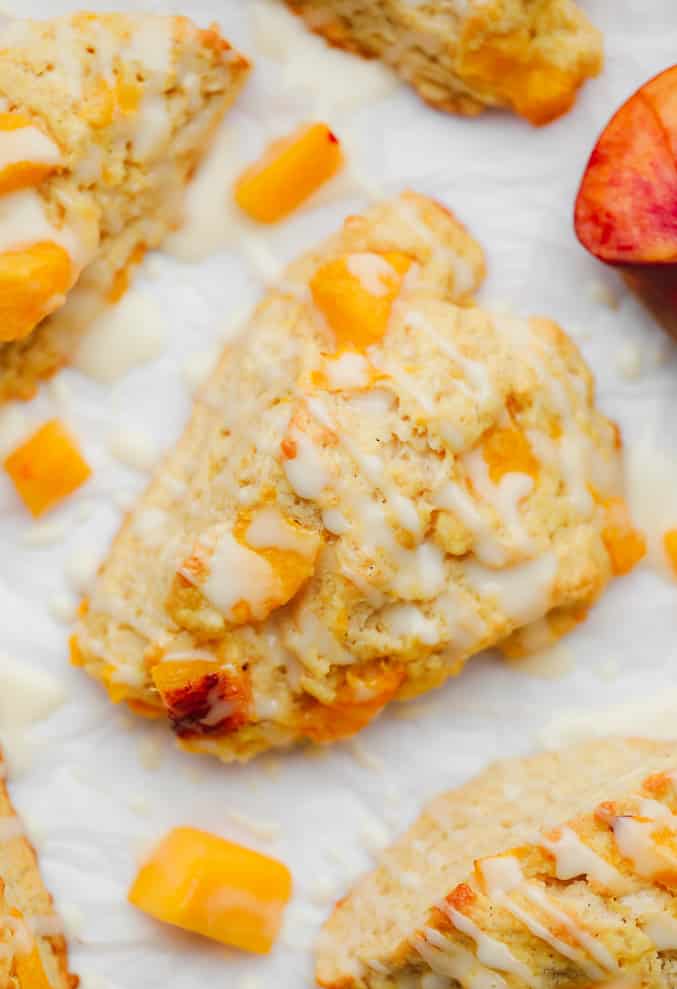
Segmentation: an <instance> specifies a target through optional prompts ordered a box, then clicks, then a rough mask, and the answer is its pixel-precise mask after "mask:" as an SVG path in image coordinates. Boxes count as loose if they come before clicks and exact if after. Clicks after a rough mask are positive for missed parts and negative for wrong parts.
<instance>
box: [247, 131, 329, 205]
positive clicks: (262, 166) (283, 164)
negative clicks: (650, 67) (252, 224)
mask: <svg viewBox="0 0 677 989" xmlns="http://www.w3.org/2000/svg"><path fill="white" fill-rule="evenodd" d="M342 165H343V152H342V151H341V145H340V143H339V140H338V138H337V137H336V135H335V134H334V133H332V131H331V130H330V129H329V128H328V127H327V125H326V124H310V125H305V126H303V127H301V128H300V129H299V130H297V131H296V132H295V133H293V134H291V135H290V136H289V137H285V138H282V139H281V140H279V141H274V142H273V143H272V144H271V145H270V147H269V148H268V150H267V151H266V152H265V154H264V155H263V157H262V158H261V160H260V161H258V162H256V163H255V164H254V165H251V166H250V167H249V168H247V169H246V170H245V171H244V172H243V173H242V175H241V176H240V178H239V179H238V180H237V182H236V183H235V202H236V203H237V204H238V206H239V207H240V209H241V210H243V211H244V212H245V213H246V214H247V215H248V216H250V217H251V218H252V219H253V220H258V221H259V223H276V222H277V221H278V220H282V219H283V218H284V217H285V216H288V215H289V214H290V213H293V212H294V210H295V209H298V207H299V206H300V205H301V204H302V203H304V202H305V201H306V199H308V198H309V197H310V196H312V194H313V193H314V192H316V191H317V190H318V189H319V188H320V186H321V185H324V183H325V182H328V181H329V179H331V178H333V176H334V175H335V174H336V173H337V172H338V171H339V169H340V168H341V166H342Z"/></svg>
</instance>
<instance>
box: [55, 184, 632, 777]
mask: <svg viewBox="0 0 677 989" xmlns="http://www.w3.org/2000/svg"><path fill="white" fill-rule="evenodd" d="M482 274H483V260H482V252H481V250H480V249H479V247H478V246H477V244H475V242H474V241H473V240H472V238H470V236H469V235H468V234H467V233H466V232H465V230H464V229H463V228H462V227H461V226H460V224H459V223H458V222H457V221H456V220H455V219H454V217H453V216H451V215H450V214H449V213H448V212H447V211H446V210H444V209H443V208H442V207H441V206H439V205H438V204H436V203H435V202H433V201H432V200H429V199H426V198H424V197H422V196H417V195H415V194H413V193H408V194H405V195H403V196H402V197H401V198H399V199H396V200H394V201H392V202H387V203H385V204H383V205H381V206H377V207H375V208H373V209H372V210H370V211H368V212H367V213H366V214H365V215H364V216H355V217H351V218H349V219H348V220H347V221H346V223H345V225H344V227H343V230H342V231H341V232H340V233H339V234H337V235H336V236H334V237H332V238H331V239H330V240H329V241H328V242H327V243H325V244H324V245H322V246H321V247H320V248H319V249H318V250H316V251H312V252H310V253H309V254H307V255H305V256H304V257H302V258H301V259H300V261H298V262H296V263H295V264H293V265H291V267H290V268H289V269H288V271H287V273H286V276H285V279H284V281H283V283H282V284H281V285H280V286H279V287H278V288H276V289H274V290H272V291H271V292H270V294H269V295H268V297H267V298H266V299H265V300H264V302H263V303H262V304H261V305H260V307H259V308H258V310H257V312H256V313H255V315H254V318H253V320H252V322H251V324H250V326H249V327H248V329H247V330H246V332H245V333H244V334H243V335H242V337H241V338H240V339H239V341H237V342H236V343H235V344H234V345H233V346H232V347H229V348H228V349H227V350H226V352H225V353H224V355H223V358H222V360H221V362H220V364H219V365H218V367H217V369H216V370H215V371H214V373H213V375H212V377H211V380H210V381H209V383H208V384H207V386H206V387H205V389H204V391H203V392H202V394H201V395H200V396H199V398H198V400H197V402H196V405H195V410H194V413H193V416H192V419H191V421H190V424H189V426H188V429H187V431H186V433H185V435H184V437H183V438H182V440H181V441H180V443H179V445H178V447H177V448H176V450H175V451H174V452H173V453H172V454H171V455H170V456H169V458H168V460H167V461H166V462H165V464H164V465H163V467H162V468H161V469H160V471H159V472H158V474H157V476H156V478H155V480H154V481H153V483H152V484H151V486H150V488H149V489H148V491H147V492H146V494H145V495H144V497H143V498H142V499H141V501H140V502H139V504H138V505H137V507H136V509H135V511H134V512H133V514H132V515H131V517H130V518H129V519H128V520H127V521H126V523H125V525H124V527H123V529H122V531H121V532H120V534H119V535H118V537H117V539H116V541H115V544H114V546H113V549H112V552H111V554H110V556H109V557H108V559H107V560H106V562H105V563H104V565H103V568H102V570H101V573H100V575H99V579H98V582H97V584H96V587H95V590H94V593H93V595H92V597H91V600H90V602H89V606H88V610H87V612H86V614H85V615H84V616H83V618H82V620H81V621H80V622H79V624H78V625H77V628H76V631H75V636H74V659H75V661H76V662H77V663H80V664H82V665H83V666H84V667H85V668H86V669H87V671H88V672H90V673H91V674H93V675H94V676H96V677H97V678H99V679H100V680H102V681H103V682H104V683H105V684H106V686H107V687H108V689H109V691H110V693H111V696H112V698H113V699H114V700H117V701H119V700H127V701H129V702H131V703H132V705H133V706H135V707H137V708H141V709H142V710H144V711H146V713H151V714H152V713H157V712H162V711H163V710H164V709H166V712H167V714H168V715H169V718H170V720H171V722H172V724H173V726H174V729H175V731H176V732H177V734H178V735H179V737H180V738H181V739H182V742H183V744H184V746H185V747H187V748H194V749H200V750H203V751H208V752H213V753H214V754H216V755H218V756H219V757H220V758H222V759H224V760H230V759H246V758H248V757H250V756H251V755H253V754H255V753H256V752H259V751H261V750H263V749H267V748H271V747H275V746H284V745H289V744H291V743H292V742H296V741H300V740H302V739H313V740H314V741H319V742H329V741H333V740H335V739H339V738H344V737H347V736H349V735H352V734H354V733H355V732H357V731H358V730H359V729H360V728H361V727H363V726H364V725H366V724H367V723H368V722H369V721H370V720H372V719H373V718H374V717H376V715H377V714H378V713H379V712H380V711H381V710H382V708H383V707H384V706H385V705H386V704H387V703H388V702H389V701H390V700H391V699H393V698H405V697H411V696H413V695H415V694H419V693H421V692H423V691H425V690H428V689H430V688H431V687H434V686H437V685H439V684H440V683H442V682H443V681H444V680H446V679H447V678H448V677H449V676H451V675H453V674H455V673H457V672H459V671H460V669H461V668H462V666H463V664H464V662H465V661H466V659H468V657H469V656H471V655H473V654H474V653H477V652H478V651H480V650H481V649H484V648H486V647H489V646H492V645H496V644H503V646H504V648H505V650H506V651H507V652H509V653H510V654H514V653H516V652H519V651H521V650H522V649H523V648H524V643H523V642H522V641H520V640H519V635H520V632H521V630H522V629H523V628H524V627H525V626H529V625H531V624H532V623H533V622H540V623H541V624H542V625H546V626H547V631H548V633H549V634H552V636H556V635H559V634H561V633H562V632H563V631H565V630H566V629H567V628H568V627H570V626H571V625H572V624H573V623H575V622H576V621H577V620H580V619H581V618H582V617H583V615H584V613H585V610H586V609H587V608H588V607H589V606H590V604H591V603H592V602H593V601H594V600H595V599H596V598H597V596H598V595H599V594H600V593H601V591H602V590H603V588H604V586H605V585H606V583H607V581H608V580H609V578H610V576H611V572H612V569H613V560H612V558H611V555H610V549H613V548H614V547H616V546H617V545H618V546H620V547H621V549H622V548H623V547H624V546H625V542H626V538H627V535H628V533H627V531H626V530H627V528H628V527H627V522H626V521H625V520H626V515H625V511H624V506H623V502H622V499H621V497H620V486H621V480H620V451H619V443H618V438H617V433H616V431H615V430H614V429H613V428H612V426H611V425H610V424H609V423H608V421H607V420H606V419H605V418H604V417H603V416H602V415H600V413H599V412H598V411H597V410H596V409H595V406H594V396H593V385H592V379H591V376H590V373H589V371H588V370H587V368H586V366H585V364H584V363H583V361H582V359H581V357H580V355H579V353H578V351H577V350H576V348H575V346H574V344H573V343H572V342H571V341H570V340H569V339H568V338H567V337H566V336H565V334H564V333H563V332H562V331H561V330H560V329H559V328H558V327H557V326H555V325H554V324H553V323H551V322H549V321H547V320H539V319H532V320H522V319H509V318H506V317H498V316H492V315H491V314H490V313H487V312H484V311H482V310H480V309H477V308H470V307H465V308H461V307H458V306H456V305H454V304H453V303H452V301H451V300H452V299H458V300H468V299H469V297H470V295H471V294H472V292H473V291H474V289H475V288H476V287H477V285H478V283H479V281H480V280H481V277H482ZM610 512H612V513H613V516H614V518H617V521H618V526H616V527H614V528H610V525H609V517H610ZM624 526H625V528H624ZM515 634H516V635H517V636H518V639H517V640H516V639H515Z"/></svg>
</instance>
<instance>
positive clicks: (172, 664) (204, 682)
mask: <svg viewBox="0 0 677 989" xmlns="http://www.w3.org/2000/svg"><path fill="white" fill-rule="evenodd" d="M151 676H152V677H153V683H154V684H155V686H156V687H157V689H158V691H159V693H160V697H161V698H162V703H163V704H164V706H165V708H166V709H167V714H168V716H169V719H170V721H171V723H172V728H173V729H174V731H175V732H176V734H177V735H178V736H179V737H180V738H195V737H197V736H201V735H227V734H229V733H230V732H234V731H237V730H238V728H241V727H242V726H243V725H246V724H247V722H248V721H249V710H250V706H251V691H250V687H249V681H248V679H247V676H246V674H245V673H241V672H238V671H235V670H232V671H231V670H224V669H223V668H222V667H221V666H220V665H219V663H218V662H214V663H211V662H209V660H202V659H194V660H166V661H164V662H159V663H156V665H155V666H154V667H153V669H152V672H151Z"/></svg>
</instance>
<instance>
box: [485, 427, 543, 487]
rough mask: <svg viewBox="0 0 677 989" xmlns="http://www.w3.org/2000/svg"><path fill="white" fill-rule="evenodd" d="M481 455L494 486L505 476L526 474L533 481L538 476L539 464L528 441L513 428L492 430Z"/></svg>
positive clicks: (521, 433) (520, 432) (519, 431)
mask: <svg viewBox="0 0 677 989" xmlns="http://www.w3.org/2000/svg"><path fill="white" fill-rule="evenodd" d="M482 455H483V457H484V460H485V462H486V464H487V467H488V468H489V477H490V478H491V480H492V481H493V483H494V484H500V482H501V479H502V478H503V477H504V476H505V475H506V474H512V473H518V474H528V475H529V477H531V478H533V479H534V480H535V479H536V477H537V476H538V468H539V463H538V460H537V459H536V457H535V456H534V453H533V450H532V449H531V445H530V444H529V440H528V439H527V438H526V436H525V435H524V433H523V432H522V431H521V430H519V429H515V428H514V427H509V428H503V429H500V428H498V427H497V428H496V429H492V430H491V432H490V433H489V434H488V435H487V438H486V439H485V441H484V443H483V445H482Z"/></svg>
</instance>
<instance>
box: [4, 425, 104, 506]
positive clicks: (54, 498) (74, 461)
mask: <svg viewBox="0 0 677 989" xmlns="http://www.w3.org/2000/svg"><path fill="white" fill-rule="evenodd" d="M4 467H5V470H6V471H7V473H8V474H9V476H10V477H11V479H12V482H13V484H14V487H15V488H16V490H17V492H18V493H19V496H20V497H21V500H22V501H23V503H24V504H25V506H26V508H27V509H28V510H29V512H30V513H31V514H32V515H33V516H34V517H35V518H38V517H39V516H40V515H44V513H45V512H46V511H48V510H49V509H50V508H53V507H54V506H55V505H58V504H59V502H60V501H63V499H64V498H66V497H68V495H70V494H72V493H73V491H76V490H77V489H78V488H79V487H80V486H81V485H82V484H84V483H85V481H86V480H87V479H88V478H89V477H90V475H91V473H92V472H91V470H90V468H89V465H88V464H87V461H86V460H85V459H84V457H83V456H82V454H81V453H80V451H79V450H78V448H77V445H76V443H75V441H74V440H73V439H72V437H71V436H70V434H69V433H68V431H67V430H66V429H65V427H64V426H63V425H62V424H61V423H60V422H59V420H58V419H51V420H50V421H49V422H46V423H45V424H44V426H41V427H40V429H38V431H37V432H36V433H33V435H32V436H31V437H30V438H29V439H28V440H26V442H25V443H22V444H21V446H19V447H17V449H16V450H14V451H13V453H10V455H9V456H8V457H7V458H6V460H5V463H4Z"/></svg>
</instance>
